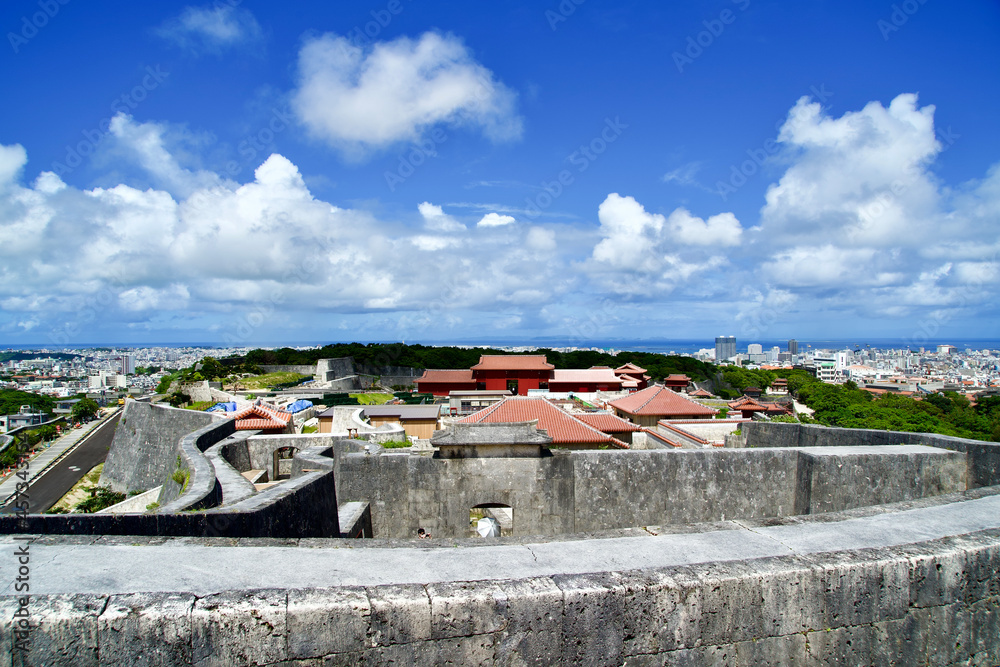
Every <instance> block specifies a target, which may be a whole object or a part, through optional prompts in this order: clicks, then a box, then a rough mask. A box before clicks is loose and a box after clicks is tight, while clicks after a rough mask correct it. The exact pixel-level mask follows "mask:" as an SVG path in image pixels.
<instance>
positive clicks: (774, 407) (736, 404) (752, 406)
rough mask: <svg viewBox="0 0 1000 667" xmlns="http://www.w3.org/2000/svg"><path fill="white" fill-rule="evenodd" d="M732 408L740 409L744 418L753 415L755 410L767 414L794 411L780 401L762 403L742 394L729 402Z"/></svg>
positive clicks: (782, 413)
mask: <svg viewBox="0 0 1000 667" xmlns="http://www.w3.org/2000/svg"><path fill="white" fill-rule="evenodd" d="M729 407H730V409H732V410H739V411H740V412H741V413H742V415H743V417H744V418H750V417H753V413H755V412H763V413H764V414H766V415H790V414H792V411H791V410H789V409H788V408H787V407H785V406H784V405H781V404H780V403H762V402H760V401H758V400H756V399H754V398H751V397H750V396H741V397H740V398H738V399H736V400H735V401H730V402H729Z"/></svg>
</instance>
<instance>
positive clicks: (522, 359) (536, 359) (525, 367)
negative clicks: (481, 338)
mask: <svg viewBox="0 0 1000 667" xmlns="http://www.w3.org/2000/svg"><path fill="white" fill-rule="evenodd" d="M553 368H555V366H553V365H552V364H550V363H549V362H548V361H547V360H546V359H545V355H544V354H484V355H482V356H481V357H479V363H478V364H476V365H475V366H473V367H472V370H474V371H551V370H552V369H553Z"/></svg>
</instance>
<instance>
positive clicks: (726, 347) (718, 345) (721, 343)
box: [715, 336, 736, 361]
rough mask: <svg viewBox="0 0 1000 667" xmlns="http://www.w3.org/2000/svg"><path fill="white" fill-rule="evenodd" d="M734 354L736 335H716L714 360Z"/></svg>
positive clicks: (721, 359)
mask: <svg viewBox="0 0 1000 667" xmlns="http://www.w3.org/2000/svg"><path fill="white" fill-rule="evenodd" d="M735 356H736V336H716V338H715V360H716V361H724V360H726V359H729V358H730V357H735Z"/></svg>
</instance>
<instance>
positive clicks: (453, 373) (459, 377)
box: [417, 369, 476, 384]
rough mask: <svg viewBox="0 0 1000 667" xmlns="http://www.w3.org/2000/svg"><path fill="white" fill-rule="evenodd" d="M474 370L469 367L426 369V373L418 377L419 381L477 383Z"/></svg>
mask: <svg viewBox="0 0 1000 667" xmlns="http://www.w3.org/2000/svg"><path fill="white" fill-rule="evenodd" d="M475 381H476V379H475V378H474V377H472V371H471V370H469V369H457V370H431V369H428V370H425V371H424V374H423V375H421V376H420V377H418V378H417V382H447V383H453V384H454V383H463V382H465V383H470V384H473V383H475Z"/></svg>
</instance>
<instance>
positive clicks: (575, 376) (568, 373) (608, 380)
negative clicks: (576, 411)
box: [549, 368, 621, 385]
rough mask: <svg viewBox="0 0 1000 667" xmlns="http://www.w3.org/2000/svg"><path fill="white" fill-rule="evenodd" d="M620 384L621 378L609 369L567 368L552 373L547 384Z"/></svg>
mask: <svg viewBox="0 0 1000 667" xmlns="http://www.w3.org/2000/svg"><path fill="white" fill-rule="evenodd" d="M560 383H576V384H580V383H583V384H614V385H618V384H621V378H619V377H618V376H617V375H615V372H614V371H613V370H611V369H610V368H584V369H579V368H568V369H560V370H555V371H552V377H551V378H550V379H549V384H560Z"/></svg>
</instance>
